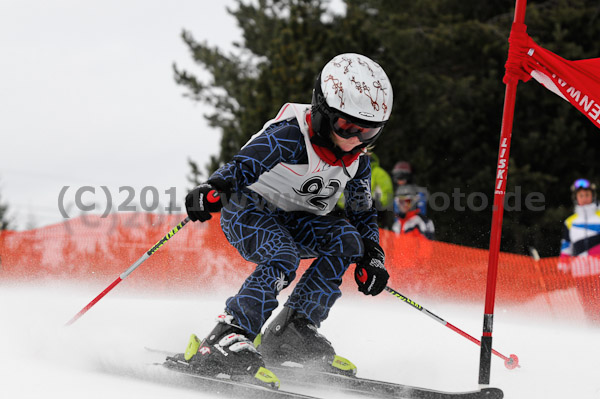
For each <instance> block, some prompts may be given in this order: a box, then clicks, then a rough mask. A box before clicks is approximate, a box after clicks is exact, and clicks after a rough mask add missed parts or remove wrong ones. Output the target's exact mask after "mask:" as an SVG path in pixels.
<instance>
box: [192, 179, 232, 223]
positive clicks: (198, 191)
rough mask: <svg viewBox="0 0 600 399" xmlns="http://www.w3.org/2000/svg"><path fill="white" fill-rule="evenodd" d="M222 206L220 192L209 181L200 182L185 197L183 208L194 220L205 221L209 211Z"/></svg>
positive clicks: (208, 216) (209, 213)
mask: <svg viewBox="0 0 600 399" xmlns="http://www.w3.org/2000/svg"><path fill="white" fill-rule="evenodd" d="M222 207H223V204H222V203H221V193H220V192H219V191H218V190H217V189H216V188H215V187H214V186H213V185H212V184H209V183H202V184H200V185H199V186H198V187H196V188H194V189H193V190H192V191H190V192H189V193H188V195H187V196H186V197H185V210H186V211H187V214H188V216H189V218H190V219H191V220H192V221H194V222H195V221H198V220H199V221H201V222H206V221H207V220H208V219H210V218H211V217H212V215H211V212H219V211H220V210H221V208H222Z"/></svg>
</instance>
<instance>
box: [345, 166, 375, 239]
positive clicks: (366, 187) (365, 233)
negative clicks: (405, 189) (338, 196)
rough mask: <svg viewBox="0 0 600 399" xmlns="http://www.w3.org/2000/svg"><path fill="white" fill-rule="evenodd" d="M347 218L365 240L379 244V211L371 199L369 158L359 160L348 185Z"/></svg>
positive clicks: (346, 194) (346, 193)
mask: <svg viewBox="0 0 600 399" xmlns="http://www.w3.org/2000/svg"><path fill="white" fill-rule="evenodd" d="M344 196H345V197H346V206H345V208H344V209H345V212H346V217H347V218H348V220H349V221H350V223H352V225H353V226H354V227H356V229H357V230H358V232H359V233H360V235H361V236H362V237H363V238H368V239H370V240H373V241H375V242H379V227H378V225H377V209H375V207H374V206H373V199H372V197H371V163H370V161H369V157H367V156H361V157H360V158H359V164H358V171H357V172H356V175H355V176H354V178H353V179H352V180H350V181H349V182H348V184H346V189H345V191H344Z"/></svg>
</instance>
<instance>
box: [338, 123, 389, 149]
mask: <svg viewBox="0 0 600 399" xmlns="http://www.w3.org/2000/svg"><path fill="white" fill-rule="evenodd" d="M331 129H332V130H333V132H334V133H335V134H337V135H338V136H340V137H341V138H343V139H349V138H352V137H357V138H358V139H359V140H360V142H361V143H368V142H370V141H372V140H374V139H375V138H376V137H377V136H378V135H379V133H381V129H383V126H375V127H373V126H364V125H361V124H358V123H355V122H352V121H350V120H347V119H344V118H342V117H337V118H334V119H333V120H331Z"/></svg>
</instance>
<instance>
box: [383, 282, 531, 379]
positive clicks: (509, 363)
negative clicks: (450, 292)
mask: <svg viewBox="0 0 600 399" xmlns="http://www.w3.org/2000/svg"><path fill="white" fill-rule="evenodd" d="M385 290H386V291H387V292H389V293H390V294H392V295H394V296H395V297H396V298H398V299H400V300H401V301H403V302H405V303H407V304H409V305H410V306H412V307H413V308H415V309H417V310H419V311H421V312H423V313H425V314H426V315H427V316H429V317H431V318H432V319H434V320H435V321H437V322H438V323H441V324H443V325H444V326H446V327H448V328H449V329H451V330H452V331H454V332H457V333H459V334H460V335H462V336H463V337H465V338H467V339H468V340H469V341H471V342H474V343H476V344H477V345H479V346H481V342H480V341H479V340H478V339H476V338H473V337H472V336H470V335H469V334H467V333H466V332H464V331H462V330H461V329H460V328H458V327H456V326H454V325H452V324H450V323H448V322H447V321H446V320H444V319H442V318H441V317H439V316H437V315H435V314H434V313H431V312H430V311H429V310H427V309H425V308H424V307H423V306H421V305H419V304H418V303H416V302H415V301H413V300H412V299H410V298H408V297H405V296H404V295H402V294H401V293H399V292H398V291H396V290H394V289H393V288H390V287H387V286H386V287H385ZM492 353H493V354H494V355H496V356H498V357H500V358H502V359H503V360H504V366H505V367H506V368H507V369H509V370H512V369H514V368H516V367H521V366H520V365H519V358H518V357H517V355H514V354H511V355H510V357H506V356H504V355H503V354H501V353H500V352H498V351H496V350H495V349H492Z"/></svg>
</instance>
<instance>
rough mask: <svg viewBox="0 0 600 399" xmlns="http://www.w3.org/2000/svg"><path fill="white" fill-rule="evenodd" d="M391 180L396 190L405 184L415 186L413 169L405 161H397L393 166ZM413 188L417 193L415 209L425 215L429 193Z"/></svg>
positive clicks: (425, 190) (422, 189) (419, 188)
mask: <svg viewBox="0 0 600 399" xmlns="http://www.w3.org/2000/svg"><path fill="white" fill-rule="evenodd" d="M392 178H393V179H394V184H395V185H396V189H398V188H399V187H401V186H404V185H406V184H411V185H414V184H415V182H414V174H413V168H412V166H411V165H410V163H408V162H406V161H398V162H397V163H396V165H394V168H393V169H392ZM415 187H416V190H417V193H418V199H417V204H416V207H417V208H418V209H419V210H420V211H421V214H422V215H426V214H427V200H428V197H429V193H428V192H427V189H426V188H425V187H419V186H416V185H415Z"/></svg>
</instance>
